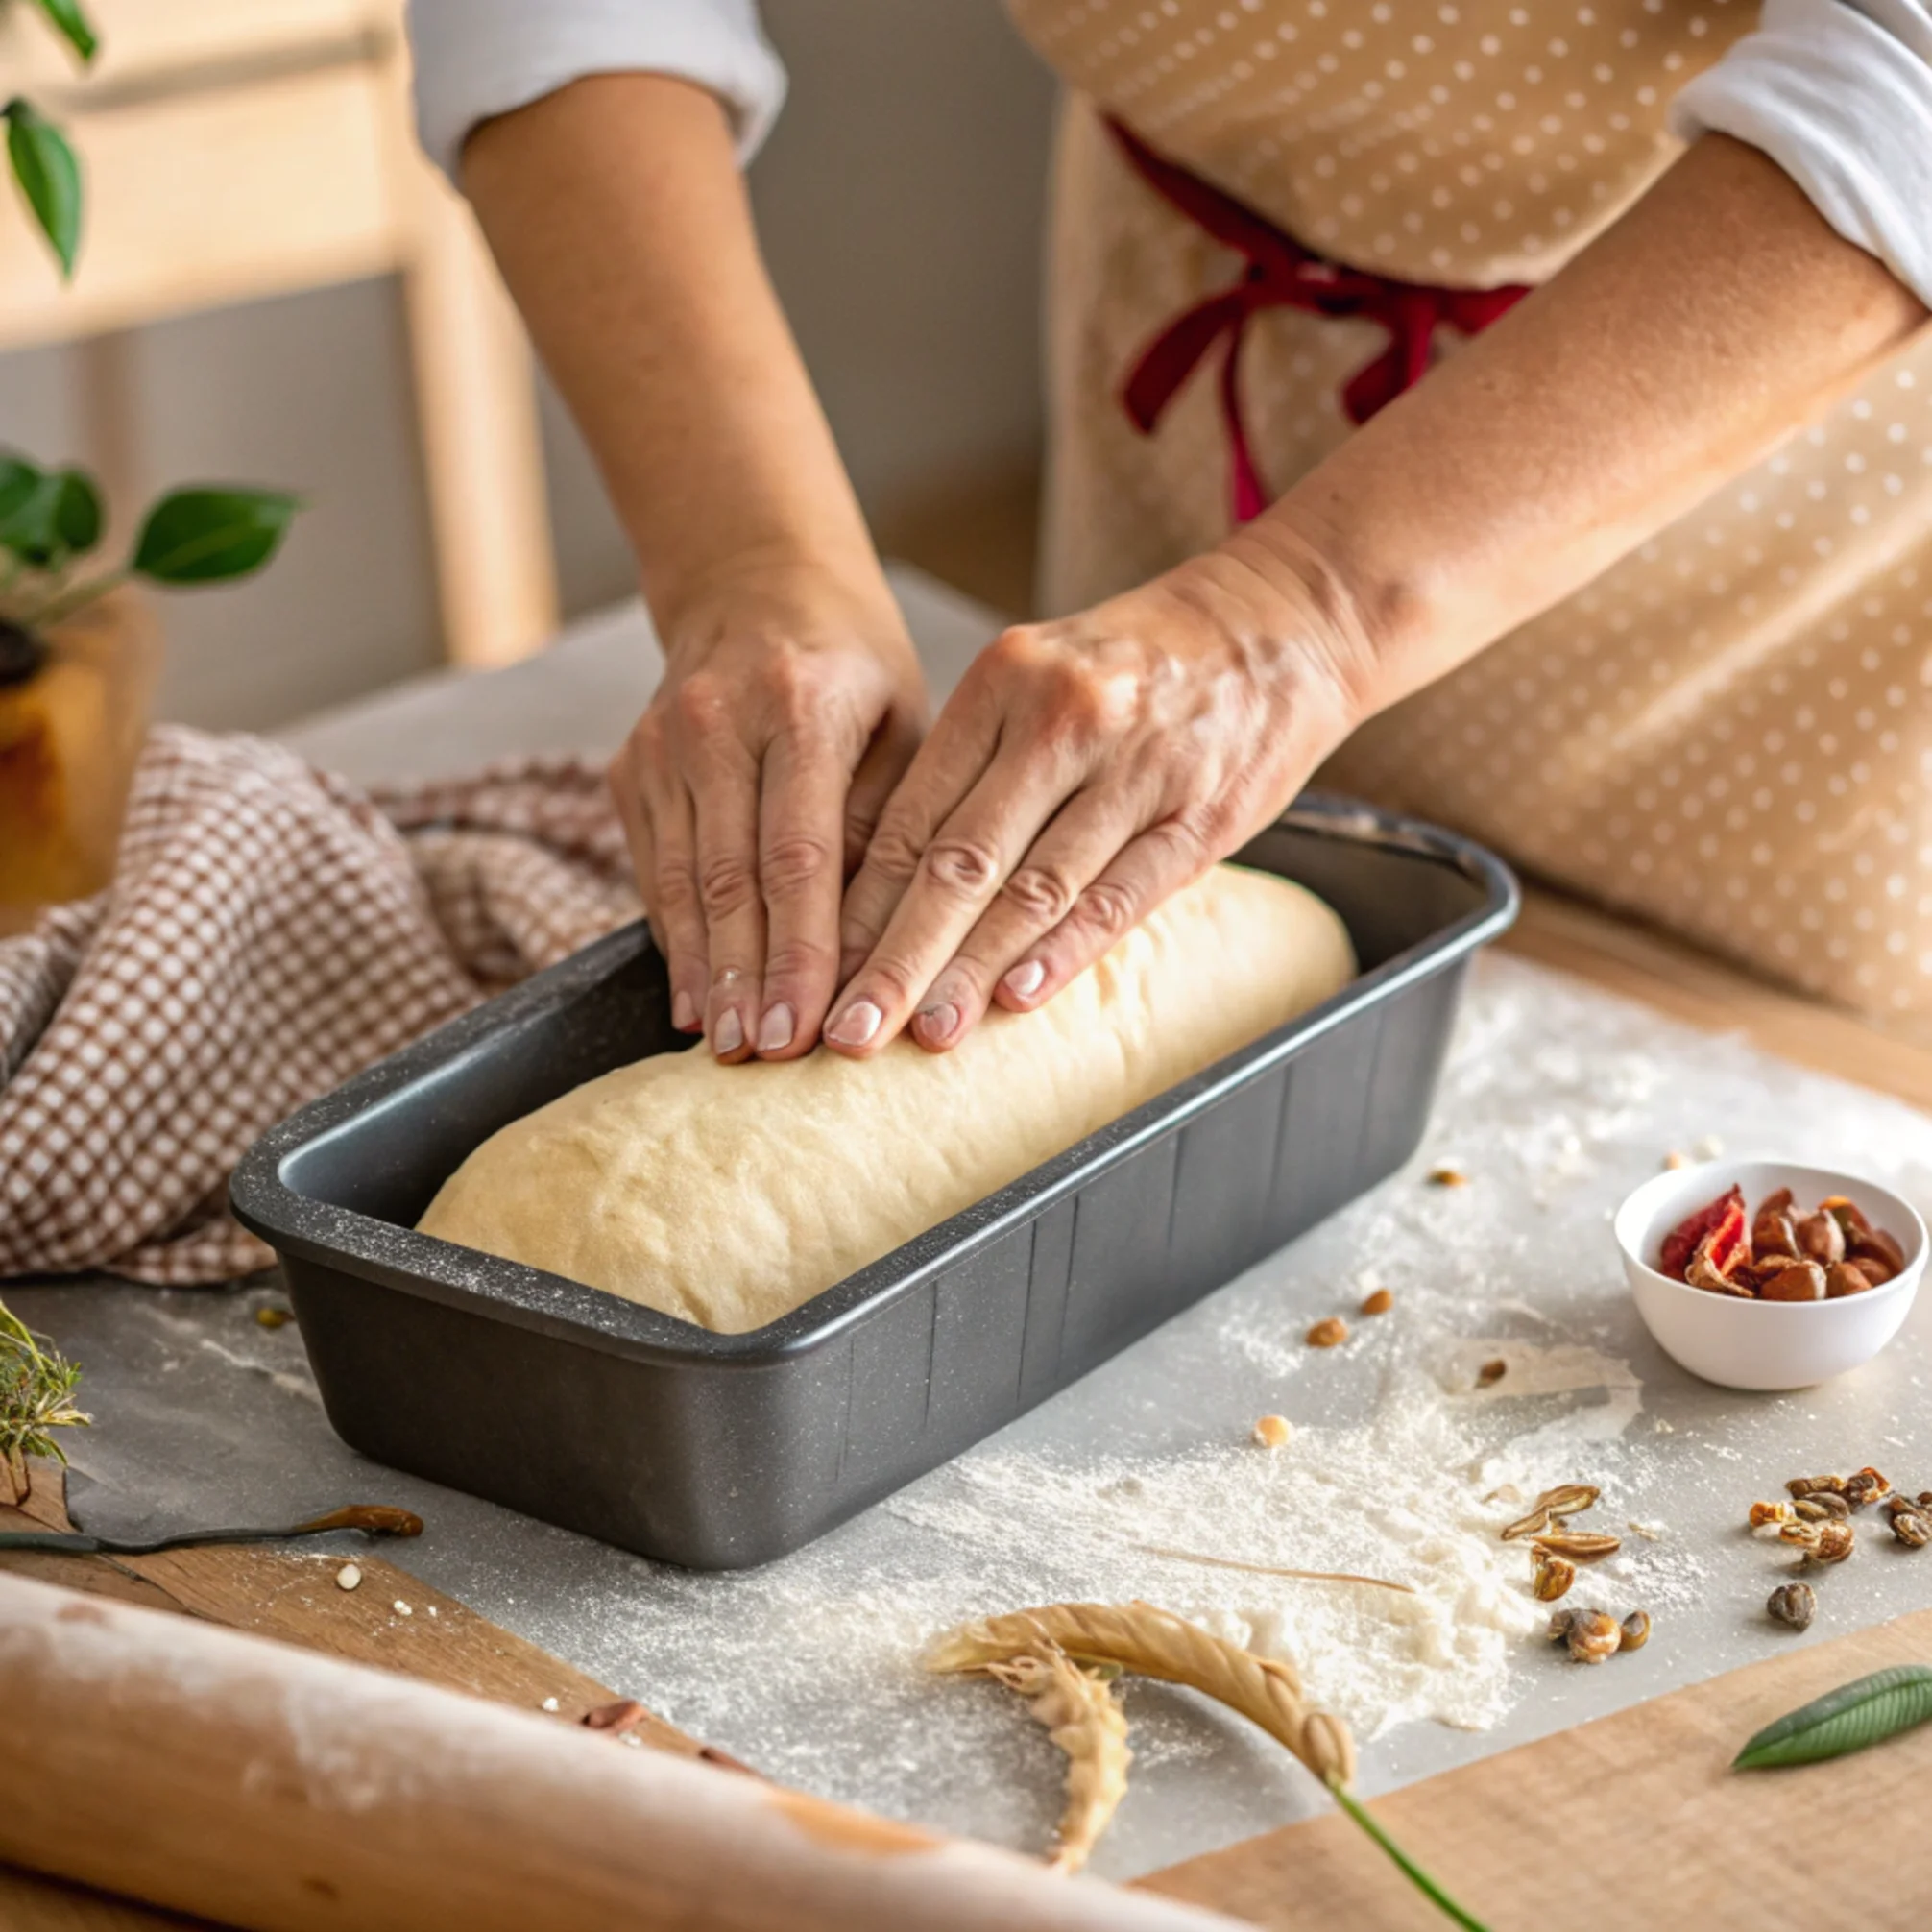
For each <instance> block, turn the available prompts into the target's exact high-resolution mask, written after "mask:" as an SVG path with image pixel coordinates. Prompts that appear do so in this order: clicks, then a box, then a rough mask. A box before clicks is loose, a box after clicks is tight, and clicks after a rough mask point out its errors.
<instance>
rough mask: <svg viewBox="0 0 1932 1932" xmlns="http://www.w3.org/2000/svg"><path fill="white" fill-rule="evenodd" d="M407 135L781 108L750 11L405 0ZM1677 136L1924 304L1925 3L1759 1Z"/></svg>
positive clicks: (760, 126)
mask: <svg viewBox="0 0 1932 1932" xmlns="http://www.w3.org/2000/svg"><path fill="white" fill-rule="evenodd" d="M409 31H410V37H411V40H412V42H413V44H414V47H415V53H416V107H417V122H418V127H419V130H420V132H421V134H422V138H423V147H424V148H425V149H426V150H427V152H428V154H429V156H430V157H431V158H432V159H433V160H434V161H435V162H436V163H437V165H438V166H439V167H441V168H443V169H444V170H445V171H446V172H447V173H448V174H449V175H450V177H451V179H452V180H453V179H454V178H455V173H456V158H457V155H458V153H459V152H460V150H461V148H462V145H463V141H464V138H465V137H466V136H467V135H468V133H470V131H471V129H472V128H473V127H475V126H476V124H477V123H478V122H479V121H484V120H487V119H488V118H489V117H490V116H491V115H492V114H501V113H507V112H508V111H509V110H510V109H512V108H519V107H522V106H524V105H525V104H526V103H528V102H530V101H535V100H538V99H540V98H541V97H542V96H543V95H544V94H548V93H554V92H555V91H556V89H557V88H559V87H562V86H565V85H568V83H569V82H571V81H574V80H578V79H581V78H582V77H583V76H584V75H586V74H598V73H617V72H626V71H629V72H644V73H656V74H673V75H676V76H678V77H679V78H681V79H683V80H688V81H691V82H693V83H695V84H696V85H699V86H702V87H706V88H708V89H709V90H710V91H711V92H712V93H713V94H715V95H716V96H717V97H718V99H719V100H720V101H722V102H723V103H724V104H725V107H726V108H727V109H728V110H729V111H730V113H731V116H732V119H733V123H734V125H735V127H736V130H737V147H738V154H739V157H740V158H742V159H749V157H751V156H752V155H753V154H754V153H756V151H757V149H758V145H759V143H760V142H761V140H763V138H764V136H765V133H766V132H767V131H768V130H769V129H770V127H771V124H772V121H773V120H774V119H775V118H776V116H777V114H778V110H779V107H780V105H781V104H782V103H783V101H784V99H785V69H784V68H783V66H781V65H780V63H779V60H778V57H777V55H776V54H774V53H773V51H772V49H771V45H770V43H769V42H768V41H767V40H766V39H765V37H764V35H763V33H762V31H761V27H760V24H759V16H758V6H757V0H542V4H532V0H409ZM1671 126H1672V130H1673V132H1674V133H1677V134H1678V135H1679V136H1680V137H1681V138H1682V139H1684V140H1687V141H1688V140H1694V139H1696V137H1697V136H1698V135H1699V134H1701V133H1705V132H1707V131H1709V132H1716V133H1726V134H1729V135H1731V136H1732V137H1733V138H1735V139H1737V140H1740V141H1744V142H1746V143H1748V144H1749V145H1750V146H1751V147H1753V148H1757V149H1759V150H1760V151H1761V152H1762V153H1764V154H1766V155H1768V156H1769V157H1771V158H1772V159H1773V160H1775V162H1776V163H1777V164H1778V166H1779V167H1781V168H1782V169H1783V170H1784V171H1785V173H1786V174H1788V175H1789V176H1790V177H1791V178H1792V180H1793V181H1796V182H1797V183H1798V185H1799V187H1800V188H1801V189H1803V191H1804V193H1805V195H1806V196H1807V197H1808V198H1809V199H1810V201H1811V203H1812V205H1813V206H1815V207H1816V208H1817V209H1818V211H1819V213H1820V214H1822V215H1823V217H1824V219H1825V220H1826V221H1827V222H1829V223H1830V224H1831V226H1832V228H1834V229H1836V230H1837V231H1838V232H1839V233H1840V234H1841V235H1843V236H1844V237H1845V238H1846V240H1847V241H1849V242H1853V243H1855V244H1856V245H1857V246H1858V247H1859V248H1862V249H1864V250H1866V251H1867V252H1868V253H1869V254H1873V255H1876V256H1877V257H1878V259H1879V260H1880V261H1882V262H1883V263H1885V265H1886V266H1887V267H1888V268H1889V269H1891V271H1892V272H1893V274H1894V275H1896V277H1897V278H1898V279H1899V280H1900V281H1902V282H1903V283H1904V284H1905V285H1906V286H1907V287H1908V288H1910V289H1912V290H1913V291H1914V292H1915V293H1916V294H1917V295H1918V296H1919V298H1920V300H1921V301H1922V302H1926V303H1927V304H1928V305H1932V0H1764V10H1763V13H1762V15H1761V18H1760V20H1759V24H1758V27H1757V30H1756V32H1754V33H1751V34H1749V35H1746V36H1744V38H1742V39H1741V40H1739V41H1738V42H1737V44H1736V45H1735V46H1733V47H1732V48H1731V49H1730V50H1729V51H1728V52H1727V54H1726V55H1725V56H1724V58H1723V59H1722V60H1719V61H1717V63H1716V64H1715V65H1713V66H1711V67H1710V68H1708V69H1706V70H1705V71H1704V72H1703V73H1702V74H1700V75H1699V76H1698V77H1697V79H1695V80H1694V81H1692V82H1691V83H1690V84H1689V85H1688V86H1686V87H1685V88H1684V89H1683V91H1682V92H1681V93H1680V94H1679V95H1678V98H1677V101H1676V103H1675V105H1674V107H1673V109H1672V115H1671Z"/></svg>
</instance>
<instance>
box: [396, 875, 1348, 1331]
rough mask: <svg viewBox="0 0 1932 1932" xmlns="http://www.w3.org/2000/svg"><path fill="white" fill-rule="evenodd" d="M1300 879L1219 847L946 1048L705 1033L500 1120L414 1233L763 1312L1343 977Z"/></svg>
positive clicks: (884, 1250) (717, 1307) (653, 1295)
mask: <svg viewBox="0 0 1932 1932" xmlns="http://www.w3.org/2000/svg"><path fill="white" fill-rule="evenodd" d="M1354 971H1355V960H1354V955H1353V953H1352V951H1351V948H1350V946H1349V941H1348V934H1347V932H1346V930H1345V929H1344V928H1343V926H1342V924H1341V922H1340V919H1338V918H1337V917H1336V915H1335V914H1334V913H1333V912H1332V911H1330V910H1329V908H1328V907H1327V906H1324V905H1323V904H1322V903H1321V902H1320V901H1319V900H1318V899H1316V897H1315V896H1314V895H1313V894H1312V893H1310V892H1307V891H1305V890H1303V888H1302V887H1300V886H1298V885H1293V884H1291V883H1290V882H1289V881H1286V880H1281V879H1276V878H1274V877H1272V876H1271V875H1269V874H1266V873H1258V872H1248V871H1244V870H1239V869H1237V868H1235V867H1233V866H1225V865H1222V866H1217V867H1216V868H1215V869H1214V870H1213V871H1212V872H1211V873H1209V874H1208V875H1207V877H1206V878H1204V879H1201V880H1199V881H1196V882H1195V884H1193V885H1191V886H1189V887H1188V888H1187V889H1186V890H1185V891H1183V892H1179V893H1176V894H1175V895H1174V896H1173V897H1172V898H1171V899H1170V900H1169V901H1168V902H1167V903H1166V904H1165V905H1164V906H1160V907H1159V908H1158V909H1157V910H1156V911H1155V912H1154V913H1153V915H1152V916H1151V917H1150V918H1149V919H1147V921H1146V922H1145V923H1144V924H1143V925H1141V926H1140V927H1138V928H1137V929H1136V930H1134V931H1132V932H1130V933H1128V934H1127V936H1126V937H1125V938H1123V940H1121V941H1120V943H1119V944H1118V945H1116V946H1115V947H1114V948H1113V949H1112V950H1111V951H1110V952H1109V953H1108V954H1106V955H1105V956H1104V957H1103V958H1102V959H1101V960H1100V961H1099V963H1098V964H1097V965H1095V966H1094V967H1092V968H1091V969H1090V970H1089V971H1087V972H1085V973H1083V974H1082V975H1081V976H1080V977H1079V978H1077V979H1075V980H1074V981H1073V982H1072V983H1071V984H1070V985H1068V986H1067V987H1065V988H1064V989H1063V990H1062V991H1061V993H1060V994H1059V996H1058V997H1057V998H1056V999H1054V1000H1053V1001H1051V1002H1050V1003H1049V1004H1047V1005H1046V1006H1043V1007H1042V1008H1041V1009H1040V1010H1039V1011H1038V1012H1036V1013H1026V1014H1017V1013H1007V1012H1003V1011H1000V1010H997V1009H996V1010H994V1011H992V1012H989V1013H988V1014H987V1015H986V1017H985V1018H984V1019H983V1020H982V1021H981V1022H980V1023H979V1025H978V1026H976V1027H975V1028H974V1030H973V1031H972V1032H971V1033H970V1034H968V1035H967V1037H966V1038H965V1039H964V1040H963V1041H962V1042H961V1043H960V1044H959V1045H958V1046H957V1047H955V1048H954V1050H953V1051H951V1052H949V1053H929V1052H927V1051H925V1050H924V1049H923V1048H921V1047H918V1046H915V1045H914V1044H913V1043H912V1042H911V1041H910V1040H908V1039H906V1038H904V1037H902V1038H900V1039H898V1040H896V1041H894V1042H893V1044H892V1045H891V1046H890V1047H888V1048H886V1049H885V1051H883V1052H881V1053H880V1054H878V1055H877V1056H875V1057H874V1058H873V1059H871V1060H868V1061H860V1060H848V1059H845V1058H843V1057H841V1056H840V1055H839V1054H836V1053H833V1052H829V1051H825V1050H824V1049H820V1050H819V1051H816V1052H813V1053H809V1054H807V1055H806V1056H805V1057H804V1058H803V1059H799V1060H785V1061H778V1062H761V1061H751V1062H748V1063H746V1064H744V1065H740V1066H736V1067H725V1066H720V1065H719V1064H718V1062H717V1061H716V1060H714V1059H713V1058H712V1054H711V1052H710V1051H709V1050H708V1049H707V1048H706V1047H705V1046H704V1045H703V1044H702V1043H700V1044H699V1045H697V1046H694V1047H692V1048H690V1049H689V1051H685V1052H673V1053H657V1054H653V1055H652V1056H651V1057H650V1058H648V1059H644V1060H640V1061H638V1062H637V1063H636V1064H635V1065H632V1066H628V1067H620V1068H618V1069H617V1070H616V1072H615V1073H611V1074H606V1075H603V1076H602V1077H601V1078H599V1079H595V1080H591V1081H587V1082H586V1083H585V1084H584V1085H583V1086H581V1087H578V1088H576V1089H575V1090H574V1091H572V1092H570V1093H568V1094H566V1095H564V1096H563V1097H562V1098H561V1099H556V1100H552V1101H551V1102H550V1104H549V1105H548V1106H546V1107H540V1108H539V1109H538V1110H537V1111H536V1112H535V1113H534V1114H529V1115H526V1116H525V1117H524V1118H523V1119H522V1120H519V1121H513V1122H512V1123H510V1124H509V1125H508V1126H506V1127H504V1128H502V1129H500V1130H499V1131H498V1132H496V1133H495V1134H493V1135H492V1136H491V1137H490V1138H489V1139H488V1140H487V1141H485V1142H484V1143H483V1145H482V1146H481V1147H478V1148H477V1149H476V1150H475V1151H474V1152H473V1153H472V1154H471V1156H470V1158H469V1159H468V1160H466V1161H465V1162H464V1163H463V1165H462V1166H461V1167H460V1168H458V1169H457V1171H456V1172H455V1173H454V1174H453V1175H451V1176H450V1178H449V1179H448V1180H447V1182H445V1183H444V1186H443V1188H442V1190H441V1192H440V1193H439V1194H438V1195H437V1196H436V1198H435V1199H434V1200H433V1201H432V1202H431V1203H430V1205H429V1211H428V1213H427V1214H425V1215H424V1216H423V1220H422V1221H421V1223H420V1225H421V1227H422V1230H423V1233H425V1234H432V1235H437V1236H440V1237H441V1238H442V1239H443V1240H445V1241H450V1242H457V1243H460V1244H462V1245H463V1246H465V1247H472V1248H480V1249H482V1250H483V1252H484V1253H486V1254H495V1255H500V1256H502V1257H503V1258H504V1259H505V1260H508V1261H519V1262H525V1263H527V1264H528V1265H529V1266H531V1267H533V1268H546V1269H548V1270H549V1271H550V1272H551V1273H553V1274H561V1275H566V1276H568V1278H569V1279H571V1280H573V1281H581V1282H587V1283H589V1284H590V1285H591V1286H592V1288H601V1289H605V1290H608V1291H609V1292H611V1293H612V1294H619V1295H622V1296H624V1297H625V1298H626V1299H628V1300H631V1301H639V1302H642V1303H643V1304H644V1305H645V1306H646V1307H649V1308H656V1309H662V1310H663V1311H664V1313H665V1314H667V1315H675V1316H682V1317H683V1318H684V1319H685V1320H687V1321H692V1322H696V1323H697V1324H698V1325H699V1326H700V1327H704V1328H709V1329H712V1330H715V1331H717V1332H719V1333H721V1334H726V1335H736V1334H739V1333H742V1332H743V1331H745V1330H747V1329H753V1328H762V1327H763V1326H764V1325H765V1323H767V1322H770V1321H775V1320H777V1319H778V1317H779V1316H782V1315H785V1314H786V1313H787V1312H788V1311H790V1310H791V1309H794V1308H796V1307H798V1306H799V1304H800V1303H801V1302H804V1301H808V1300H809V1299H810V1297H811V1296H813V1295H814V1294H817V1293H819V1292H821V1291H823V1290H825V1289H828V1288H830V1287H832V1286H833V1284H834V1283H836V1282H839V1281H843V1280H844V1279H845V1277H846V1276H847V1275H849V1274H851V1273H853V1272H854V1271H855V1270H856V1269H857V1268H863V1267H864V1266H865V1265H866V1264H867V1263H868V1262H873V1261H877V1260H878V1259H879V1258H880V1257H881V1255H885V1254H889V1253H891V1251H892V1250H893V1249H894V1248H896V1247H898V1246H900V1245H901V1244H904V1243H906V1242H907V1241H909V1240H911V1239H912V1237H913V1236H914V1235H916V1234H919V1233H921V1232H923V1231H924V1230H925V1229H927V1228H930V1227H933V1226H935V1225H937V1223H939V1222H940V1221H943V1220H947V1219H948V1218H949V1217H950V1216H952V1215H954V1214H957V1213H958V1212H959V1211H960V1210H961V1209H962V1208H966V1207H970V1206H971V1205H972V1204H973V1203H974V1202H975V1201H978V1200H981V1199H983V1198H984V1197H985V1196H986V1195H990V1194H992V1193H994V1192H995V1191H996V1190H997V1189H999V1188H1002V1187H1004V1186H1005V1185H1006V1183H1007V1182H1009V1181H1012V1180H1016V1179H1018V1178H1019V1176H1020V1175H1022V1174H1024V1173H1026V1172H1027V1171H1029V1170H1030V1169H1033V1168H1036V1167H1038V1166H1039V1165H1040V1164H1041V1162H1043V1161H1045V1160H1049V1159H1051V1157H1052V1156H1053V1155H1054V1154H1057V1153H1059V1152H1061V1151H1062V1150H1063V1149H1065V1148H1067V1147H1072V1146H1073V1145H1074V1143H1075V1141H1078V1140H1081V1139H1083V1138H1084V1137H1085V1136H1086V1135H1088V1134H1090V1133H1092V1132H1094V1130H1095V1129H1096V1128H1098V1127H1100V1126H1103V1125H1105V1124H1106V1123H1107V1122H1109V1121H1112V1120H1116V1119H1118V1118H1119V1117H1120V1116H1121V1115H1122V1114H1124V1113H1127V1112H1130V1111H1131V1110H1132V1109H1133V1108H1135V1107H1137V1106H1139V1105H1140V1104H1141V1102H1142V1101H1144V1100H1147V1099H1152V1098H1153V1097H1154V1096H1155V1095H1156V1094H1159V1093H1161V1092H1163V1091H1165V1090H1166V1089H1167V1088H1169V1087H1171V1086H1173V1085H1174V1084H1175V1083H1176V1082H1177V1081H1180V1080H1183V1079H1185V1078H1187V1076H1188V1075H1191V1074H1195V1073H1198V1072H1199V1071H1200V1070H1201V1069H1202V1068H1204V1067H1209V1066H1212V1065H1213V1064H1214V1062H1215V1061H1217V1060H1219V1059H1221V1058H1222V1057H1224V1056H1225V1055H1226V1054H1228V1053H1231V1052H1233V1051H1235V1050H1236V1049H1237V1048H1238V1047H1242V1046H1244V1045H1245V1044H1246V1043H1247V1042H1248V1041H1250V1040H1253V1039H1255V1038H1257V1037H1259V1036H1260V1035H1261V1034H1263V1033H1266V1032H1268V1031H1269V1030H1270V1029H1272V1028H1273V1027H1275V1026H1280V1025H1281V1024H1282V1023H1283V1022H1284V1021H1286V1020H1289V1019H1292V1017H1293V1016H1294V1015H1295V1014H1296V1013H1299V1012H1301V1011H1303V1010H1304V1009H1305V1008H1307V1007H1309V1006H1311V1005H1313V1004H1315V1002H1316V1001H1318V1000H1321V999H1324V998H1325V997H1326V996H1327V995H1329V994H1330V993H1333V992H1334V991H1336V989H1337V988H1339V987H1340V986H1341V985H1343V984H1344V983H1345V982H1346V981H1347V980H1348V979H1349V978H1352V977H1353V975H1354Z"/></svg>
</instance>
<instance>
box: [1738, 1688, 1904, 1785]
mask: <svg viewBox="0 0 1932 1932" xmlns="http://www.w3.org/2000/svg"><path fill="white" fill-rule="evenodd" d="M1928 1720H1932V1668H1928V1667H1927V1666H1926V1665H1924V1664H1894V1665H1893V1666H1892V1668H1891V1669H1890V1670H1882V1671H1873V1672H1872V1675H1871V1676H1870V1677H1862V1678H1853V1680H1852V1681H1851V1682H1850V1683H1848V1684H1841V1685H1840V1686H1839V1687H1838V1688H1837V1689H1836V1690H1834V1691H1826V1692H1825V1693H1824V1695H1823V1697H1819V1698H1813V1699H1812V1701H1811V1702H1810V1703H1808V1704H1803V1705H1800V1706H1799V1708H1798V1709H1797V1710H1795V1711H1792V1712H1791V1713H1790V1714H1789V1715H1787V1716H1785V1717H1781V1718H1779V1719H1778V1720H1777V1722H1776V1723H1775V1724H1768V1725H1766V1726H1765V1727H1764V1728H1763V1729H1762V1730H1761V1731H1759V1732H1758V1733H1757V1735H1756V1736H1755V1737H1753V1738H1752V1739H1751V1741H1750V1742H1749V1743H1748V1744H1747V1745H1746V1746H1745V1748H1744V1749H1743V1750H1742V1751H1739V1752H1738V1754H1737V1756H1736V1757H1735V1758H1733V1759H1732V1760H1731V1768H1732V1770H1734V1771H1764V1770H1770V1769H1772V1768H1773V1767H1775V1766H1777V1765H1785V1764H1818V1763H1821V1762H1822V1761H1823V1759H1825V1758H1829V1757H1844V1756H1845V1755H1846V1754H1847V1752H1848V1751H1863V1750H1864V1749H1865V1748H1866V1747H1867V1746H1868V1745H1873V1744H1883V1743H1884V1741H1885V1740H1886V1739H1887V1738H1888V1737H1896V1736H1897V1735H1898V1733H1899V1732H1900V1731H1901V1730H1910V1729H1911V1728H1912V1727H1914V1726H1915V1725H1921V1724H1924V1723H1926V1722H1927V1721H1928Z"/></svg>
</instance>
